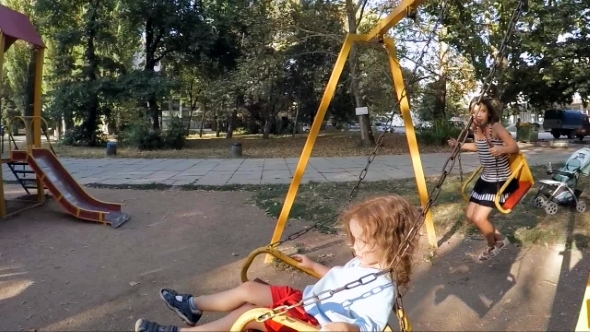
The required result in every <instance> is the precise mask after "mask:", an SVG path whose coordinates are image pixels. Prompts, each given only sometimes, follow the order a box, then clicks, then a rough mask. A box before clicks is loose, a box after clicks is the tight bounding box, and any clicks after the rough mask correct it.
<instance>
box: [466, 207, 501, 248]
mask: <svg viewBox="0 0 590 332" xmlns="http://www.w3.org/2000/svg"><path fill="white" fill-rule="evenodd" d="M490 212H492V208H491V207H488V206H481V205H479V206H477V208H476V209H475V212H474V214H473V219H471V221H472V222H473V223H474V224H475V226H477V228H479V230H480V231H481V234H482V235H483V236H484V237H485V239H486V241H487V243H488V246H490V247H491V246H494V245H496V229H495V227H494V224H492V223H491V222H490V220H489V219H488V217H489V215H490Z"/></svg>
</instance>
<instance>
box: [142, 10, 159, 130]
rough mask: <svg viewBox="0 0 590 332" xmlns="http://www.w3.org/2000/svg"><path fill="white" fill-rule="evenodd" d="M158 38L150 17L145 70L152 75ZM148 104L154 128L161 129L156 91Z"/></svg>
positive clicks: (146, 24)
mask: <svg viewBox="0 0 590 332" xmlns="http://www.w3.org/2000/svg"><path fill="white" fill-rule="evenodd" d="M156 40H157V39H156V38H154V28H153V23H152V20H151V19H148V20H147V21H146V23H145V41H146V42H145V48H144V54H145V67H144V71H145V72H146V73H149V74H150V75H154V74H155V70H154V68H155V67H156V59H155V53H156V48H157V46H158V45H156ZM148 104H149V110H150V117H151V119H152V129H154V130H160V110H159V107H158V100H157V98H156V93H155V92H153V93H150V94H149V95H148Z"/></svg>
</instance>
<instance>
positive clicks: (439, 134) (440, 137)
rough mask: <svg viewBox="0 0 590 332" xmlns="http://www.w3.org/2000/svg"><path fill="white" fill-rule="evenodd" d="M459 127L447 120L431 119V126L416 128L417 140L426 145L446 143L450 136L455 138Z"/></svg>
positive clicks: (459, 129)
mask: <svg viewBox="0 0 590 332" xmlns="http://www.w3.org/2000/svg"><path fill="white" fill-rule="evenodd" d="M460 133H461V128H460V127H458V126H457V125H455V124H453V123H451V122H450V121H447V120H436V121H433V123H432V127H431V128H418V129H417V130H416V137H417V138H418V142H419V143H422V144H428V145H446V144H447V141H448V140H449V139H451V138H457V137H458V136H459V134H460Z"/></svg>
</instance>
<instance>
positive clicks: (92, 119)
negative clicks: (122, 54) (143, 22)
mask: <svg viewBox="0 0 590 332" xmlns="http://www.w3.org/2000/svg"><path fill="white" fill-rule="evenodd" d="M96 5H97V4H96V3H94V4H92V5H90V6H89V7H88V11H89V12H90V11H91V12H92V14H91V15H90V17H89V20H88V22H87V23H86V29H85V31H84V33H85V37H86V51H85V52H84V57H85V60H86V68H85V69H84V71H85V72H86V73H85V76H86V79H87V80H88V84H89V85H92V84H94V83H96V80H97V75H96V72H97V70H98V60H97V58H96V52H95V46H94V39H95V38H96V26H97V24H96V21H97V14H96V7H95V6H96ZM92 90H94V89H92ZM98 102H99V101H98V94H97V92H90V95H89V96H88V100H87V102H86V111H87V112H88V116H87V118H86V119H85V120H84V122H83V123H82V128H83V131H82V132H83V135H84V136H83V137H84V139H85V140H86V141H87V142H88V144H89V145H90V146H94V145H96V129H97V123H96V122H97V119H98V114H97V113H98Z"/></svg>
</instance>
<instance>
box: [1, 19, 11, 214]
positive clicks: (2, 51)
mask: <svg viewBox="0 0 590 332" xmlns="http://www.w3.org/2000/svg"><path fill="white" fill-rule="evenodd" d="M4 45H5V38H4V34H3V33H2V31H0V91H2V78H3V77H4V76H3V72H2V68H3V66H4ZM4 130H6V127H4ZM8 144H9V145H10V142H9V143H8ZM2 152H4V146H2ZM0 159H4V158H3V157H1V158H0ZM0 166H2V163H1V162H0ZM0 218H6V201H5V200H4V178H3V177H2V167H0Z"/></svg>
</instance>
